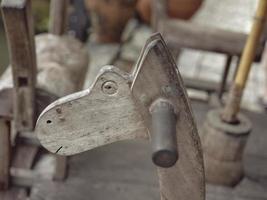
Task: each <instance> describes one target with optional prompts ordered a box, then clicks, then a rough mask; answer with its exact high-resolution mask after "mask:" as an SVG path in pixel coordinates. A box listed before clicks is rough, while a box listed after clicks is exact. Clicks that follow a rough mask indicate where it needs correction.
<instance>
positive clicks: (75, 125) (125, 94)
mask: <svg viewBox="0 0 267 200" xmlns="http://www.w3.org/2000/svg"><path fill="white" fill-rule="evenodd" d="M108 81H109V82H113V83H114V84H115V87H116V88H117V91H115V93H114V94H111V95H109V94H106V93H105V92H104V90H103V87H104V85H103V84H105V83H106V82H108ZM129 81H130V79H129V76H128V74H125V73H123V72H121V71H120V70H118V69H116V68H114V67H112V66H107V67H105V68H102V69H101V71H100V73H99V75H98V76H97V78H96V80H95V82H94V83H93V85H92V86H91V88H89V89H88V90H85V91H82V92H79V93H75V94H73V95H70V96H66V97H64V98H62V99H59V100H58V101H56V102H54V103H52V104H51V105H49V106H48V107H47V108H46V109H45V110H44V112H43V113H42V114H41V115H40V116H41V117H39V119H38V121H37V126H36V131H37V136H38V138H39V140H40V142H41V144H42V145H43V146H44V147H45V148H47V149H48V150H49V151H51V152H54V153H58V154H60V155H73V154H77V153H81V152H83V151H87V150H90V149H93V148H96V147H99V146H102V145H105V144H109V143H112V142H116V141H120V140H126V139H135V138H138V137H144V136H145V135H146V128H145V127H144V125H143V120H142V118H141V116H140V115H139V114H138V111H137V109H136V106H135V104H134V102H133V99H132V96H131V93H130V90H129V85H128V83H129Z"/></svg>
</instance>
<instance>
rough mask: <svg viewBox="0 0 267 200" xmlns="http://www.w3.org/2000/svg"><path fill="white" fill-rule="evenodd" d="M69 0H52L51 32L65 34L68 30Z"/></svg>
mask: <svg viewBox="0 0 267 200" xmlns="http://www.w3.org/2000/svg"><path fill="white" fill-rule="evenodd" d="M68 5H69V0H51V2H50V21H49V32H50V33H52V34H54V35H63V34H64V33H65V32H66V27H67V21H68V20H67V16H68V12H67V11H68Z"/></svg>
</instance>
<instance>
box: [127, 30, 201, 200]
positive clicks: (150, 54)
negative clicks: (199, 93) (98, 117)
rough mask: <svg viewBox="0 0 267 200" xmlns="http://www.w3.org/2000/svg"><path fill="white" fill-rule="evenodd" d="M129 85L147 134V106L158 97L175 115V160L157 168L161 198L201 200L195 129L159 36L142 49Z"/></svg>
mask: <svg viewBox="0 0 267 200" xmlns="http://www.w3.org/2000/svg"><path fill="white" fill-rule="evenodd" d="M142 55H143V56H142V57H141V58H140V60H139V62H138V65H137V66H136V69H135V70H134V73H135V74H136V75H135V78H134V82H133V84H132V87H131V88H132V93H133V96H134V97H135V99H136V100H137V102H138V105H139V112H141V113H142V116H143V118H144V119H146V126H147V127H148V130H149V133H150V134H153V133H152V132H151V127H150V124H151V116H150V114H149V106H148V105H150V104H151V103H152V102H153V101H154V100H155V99H156V98H158V96H159V95H160V96H161V97H163V98H166V99H168V100H169V101H171V102H172V104H173V105H174V107H175V110H176V113H178V119H177V126H176V132H177V133H176V134H177V146H178V149H179V160H178V162H177V163H176V164H175V166H173V167H172V168H168V169H163V168H158V174H159V183H160V192H161V198H162V199H168V200H175V199H195V200H196V199H204V198H205V192H204V191H205V181H204V166H203V157H202V150H201V144H200V139H199V136H198V133H197V127H196V124H195V122H194V118H193V115H192V111H191V106H190V104H189V102H188V100H189V99H188V97H187V93H186V91H185V87H184V84H183V81H182V78H181V76H180V74H179V71H178V68H177V66H176V64H175V62H174V60H173V58H172V57H171V54H170V52H169V50H168V49H167V47H166V44H165V43H164V41H163V39H162V38H161V36H160V35H158V34H157V35H154V36H152V37H151V38H150V41H148V43H147V45H146V47H145V48H144V53H143V54H142ZM188 188H190V189H188Z"/></svg>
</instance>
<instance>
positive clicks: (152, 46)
mask: <svg viewBox="0 0 267 200" xmlns="http://www.w3.org/2000/svg"><path fill="white" fill-rule="evenodd" d="M131 82H132V84H131ZM105 86H108V87H105ZM159 97H162V98H166V99H168V100H170V101H171V102H172V104H173V105H175V111H176V113H178V114H179V117H178V120H177V126H176V132H177V144H178V145H177V146H178V148H179V154H180V158H179V160H178V162H177V163H176V164H175V166H174V167H171V168H168V169H163V168H159V169H158V173H159V182H160V193H161V198H162V199H168V200H175V199H199V200H201V199H202V200H203V199H204V197H205V184H204V167H203V158H202V151H201V145H200V140H199V137H198V133H197V128H196V125H195V123H194V119H193V116H192V112H191V108H190V105H189V103H188V97H187V94H186V91H185V88H184V84H183V81H182V79H181V77H180V75H179V72H178V69H177V67H176V65H175V62H174V61H173V59H172V57H171V54H170V53H169V51H168V49H167V47H166V45H165V43H164V41H163V39H162V38H161V36H160V35H154V36H152V37H151V38H150V39H149V40H148V42H147V44H146V45H145V47H144V48H143V52H142V53H141V57H140V59H139V60H138V62H137V64H136V67H135V68H134V69H133V72H132V74H131V75H129V74H127V73H123V72H121V71H120V70H118V69H117V68H114V67H110V66H107V67H104V68H102V69H101V71H100V73H99V75H98V76H97V78H96V80H95V82H94V84H92V86H91V88H90V89H89V90H85V91H82V92H80V93H76V94H73V95H70V96H67V97H65V98H62V99H59V100H58V101H56V102H54V103H53V104H51V105H50V106H48V107H47V108H46V109H45V110H44V112H43V113H42V114H41V116H40V118H39V119H38V122H37V127H36V130H37V135H38V138H39V139H40V141H41V144H42V145H44V147H46V148H47V149H48V150H49V151H52V152H54V153H58V154H61V155H72V154H77V153H81V152H83V151H86V150H90V149H93V148H96V147H99V146H102V145H105V144H108V143H113V142H116V141H120V140H126V139H136V138H147V135H146V134H147V130H148V132H149V134H152V132H151V127H150V126H151V116H150V111H149V109H150V106H151V104H152V103H153V101H154V100H156V99H157V98H159ZM140 114H141V115H140ZM188 188H190V190H188Z"/></svg>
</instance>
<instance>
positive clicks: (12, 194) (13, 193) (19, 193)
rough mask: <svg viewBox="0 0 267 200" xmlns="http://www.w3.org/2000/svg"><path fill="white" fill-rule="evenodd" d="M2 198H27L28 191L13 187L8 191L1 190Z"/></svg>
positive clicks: (12, 199)
mask: <svg viewBox="0 0 267 200" xmlns="http://www.w3.org/2000/svg"><path fill="white" fill-rule="evenodd" d="M0 199H1V200H27V191H26V190H25V189H21V188H12V189H10V190H9V191H6V192H0Z"/></svg>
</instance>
